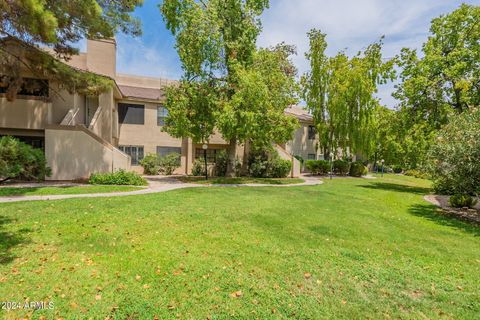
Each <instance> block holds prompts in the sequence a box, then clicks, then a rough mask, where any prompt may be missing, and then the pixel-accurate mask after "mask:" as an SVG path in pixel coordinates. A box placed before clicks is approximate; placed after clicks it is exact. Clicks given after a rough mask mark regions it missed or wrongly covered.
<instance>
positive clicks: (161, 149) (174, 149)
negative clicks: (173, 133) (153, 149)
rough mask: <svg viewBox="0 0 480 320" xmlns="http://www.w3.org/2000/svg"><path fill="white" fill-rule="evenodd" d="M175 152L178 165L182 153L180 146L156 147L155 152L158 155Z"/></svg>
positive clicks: (162, 155)
mask: <svg viewBox="0 0 480 320" xmlns="http://www.w3.org/2000/svg"><path fill="white" fill-rule="evenodd" d="M172 153H177V154H178V155H179V156H178V165H180V155H181V154H182V148H180V147H157V154H158V155H159V156H160V157H164V156H166V155H169V154H172Z"/></svg>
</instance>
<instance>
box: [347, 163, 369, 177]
mask: <svg viewBox="0 0 480 320" xmlns="http://www.w3.org/2000/svg"><path fill="white" fill-rule="evenodd" d="M366 169H367V167H365V166H364V165H363V162H361V161H356V162H352V164H351V165H350V175H351V176H352V177H361V176H362V175H364V174H365V170H366Z"/></svg>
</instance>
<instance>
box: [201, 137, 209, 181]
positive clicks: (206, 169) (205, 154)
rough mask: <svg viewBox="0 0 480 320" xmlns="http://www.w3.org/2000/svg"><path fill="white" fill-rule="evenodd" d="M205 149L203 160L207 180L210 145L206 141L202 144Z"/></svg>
mask: <svg viewBox="0 0 480 320" xmlns="http://www.w3.org/2000/svg"><path fill="white" fill-rule="evenodd" d="M202 149H203V160H204V161H205V180H208V165H207V149H208V145H207V144H206V143H204V144H203V146H202Z"/></svg>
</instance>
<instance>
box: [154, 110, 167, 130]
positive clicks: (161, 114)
mask: <svg viewBox="0 0 480 320" xmlns="http://www.w3.org/2000/svg"><path fill="white" fill-rule="evenodd" d="M167 116H168V110H167V108H165V107H164V106H158V107H157V125H159V126H164V125H165V119H166V118H167Z"/></svg>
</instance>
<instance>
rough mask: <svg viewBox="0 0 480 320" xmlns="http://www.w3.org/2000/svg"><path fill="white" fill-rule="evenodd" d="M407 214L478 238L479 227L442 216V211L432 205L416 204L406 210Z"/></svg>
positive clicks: (479, 234)
mask: <svg viewBox="0 0 480 320" xmlns="http://www.w3.org/2000/svg"><path fill="white" fill-rule="evenodd" d="M408 212H409V213H411V214H413V215H415V216H417V217H422V218H425V219H428V220H430V221H433V222H435V223H437V224H440V225H444V226H448V227H453V228H457V229H460V230H462V231H465V232H468V233H471V234H473V235H474V236H476V237H478V236H480V226H478V225H476V224H474V223H469V222H464V221H461V220H458V218H456V217H453V216H449V215H447V214H444V213H443V211H442V210H441V209H439V208H437V207H435V206H433V205H429V204H416V205H413V206H411V207H410V208H409V209H408Z"/></svg>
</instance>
